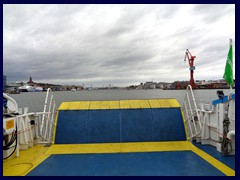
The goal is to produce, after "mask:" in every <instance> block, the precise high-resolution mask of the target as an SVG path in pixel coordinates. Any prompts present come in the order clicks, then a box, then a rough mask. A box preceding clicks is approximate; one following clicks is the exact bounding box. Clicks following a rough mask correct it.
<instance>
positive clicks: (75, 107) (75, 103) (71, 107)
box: [68, 101, 80, 110]
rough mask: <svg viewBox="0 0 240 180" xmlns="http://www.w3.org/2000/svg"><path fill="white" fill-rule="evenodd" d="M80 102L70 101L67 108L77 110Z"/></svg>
mask: <svg viewBox="0 0 240 180" xmlns="http://www.w3.org/2000/svg"><path fill="white" fill-rule="evenodd" d="M79 105H80V102H79V101H78V102H71V103H70V106H69V108H68V109H69V110H70V109H71V110H78V109H79Z"/></svg>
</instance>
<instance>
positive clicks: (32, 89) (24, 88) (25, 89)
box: [18, 85, 43, 92]
mask: <svg viewBox="0 0 240 180" xmlns="http://www.w3.org/2000/svg"><path fill="white" fill-rule="evenodd" d="M18 91H19V92H41V91H43V88H42V87H33V86H29V85H25V86H20V87H19V88H18Z"/></svg>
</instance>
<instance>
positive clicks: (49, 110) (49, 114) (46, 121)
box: [39, 88, 56, 142]
mask: <svg viewBox="0 0 240 180" xmlns="http://www.w3.org/2000/svg"><path fill="white" fill-rule="evenodd" d="M50 93H51V95H50ZM48 101H49V102H48ZM55 107H56V103H55V100H54V97H53V93H52V90H51V88H48V89H47V93H46V98H45V103H44V108H43V116H42V121H41V126H40V134H39V135H40V136H41V137H42V138H43V140H44V141H48V142H51V138H52V134H51V133H52V124H54V116H55V112H56V109H55Z"/></svg>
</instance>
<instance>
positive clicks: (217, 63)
mask: <svg viewBox="0 0 240 180" xmlns="http://www.w3.org/2000/svg"><path fill="white" fill-rule="evenodd" d="M229 38H232V39H233V50H234V51H235V5H226V4H222V5H215V4H214V5H210V4H207V5H167V4H165V5H161V4H153V5H147V4H144V5H118V4H115V5H113V4H112V5H105V4H104V5H84V4H80V5H50V4H48V5H10V4H8V5H3V73H4V74H5V75H7V80H8V81H17V82H19V81H24V82H27V81H28V79H29V77H30V76H32V78H33V81H36V82H45V83H55V84H69V85H72V84H75V85H82V84H83V83H84V85H85V86H90V85H92V86H103V85H104V86H108V85H109V84H112V85H114V86H128V85H132V84H139V83H140V82H146V81H152V80H153V81H156V82H162V81H164V82H172V81H175V80H189V66H188V63H185V62H184V61H183V60H184V56H185V51H186V49H189V50H190V52H191V53H192V55H195V56H196V59H195V61H194V63H195V66H196V71H195V73H194V79H195V80H202V79H206V80H209V79H220V78H222V76H223V73H224V67H225V63H226V58H227V53H228V50H229ZM234 54H235V53H234ZM234 61H235V56H234ZM234 64H235V62H234ZM234 69H235V66H234ZM234 76H235V70H234Z"/></svg>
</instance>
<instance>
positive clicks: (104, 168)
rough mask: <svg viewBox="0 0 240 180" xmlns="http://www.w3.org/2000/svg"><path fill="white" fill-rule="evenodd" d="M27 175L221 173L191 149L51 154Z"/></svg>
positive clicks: (179, 174) (202, 174)
mask: <svg viewBox="0 0 240 180" xmlns="http://www.w3.org/2000/svg"><path fill="white" fill-rule="evenodd" d="M27 176H224V174H223V173H222V172H221V171H219V170H218V169H216V168H215V167H213V166H212V165H211V164H209V163H207V162H206V161H205V160H203V159H202V158H201V157H199V156H198V155H196V154H195V153H193V152H191V151H181V152H148V153H119V154H68V155H51V156H50V157H49V158H48V159H46V160H45V161H44V162H43V163H41V164H40V165H39V166H37V167H36V168H35V169H33V170H32V171H31V172H30V173H29V174H28V175H27Z"/></svg>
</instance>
